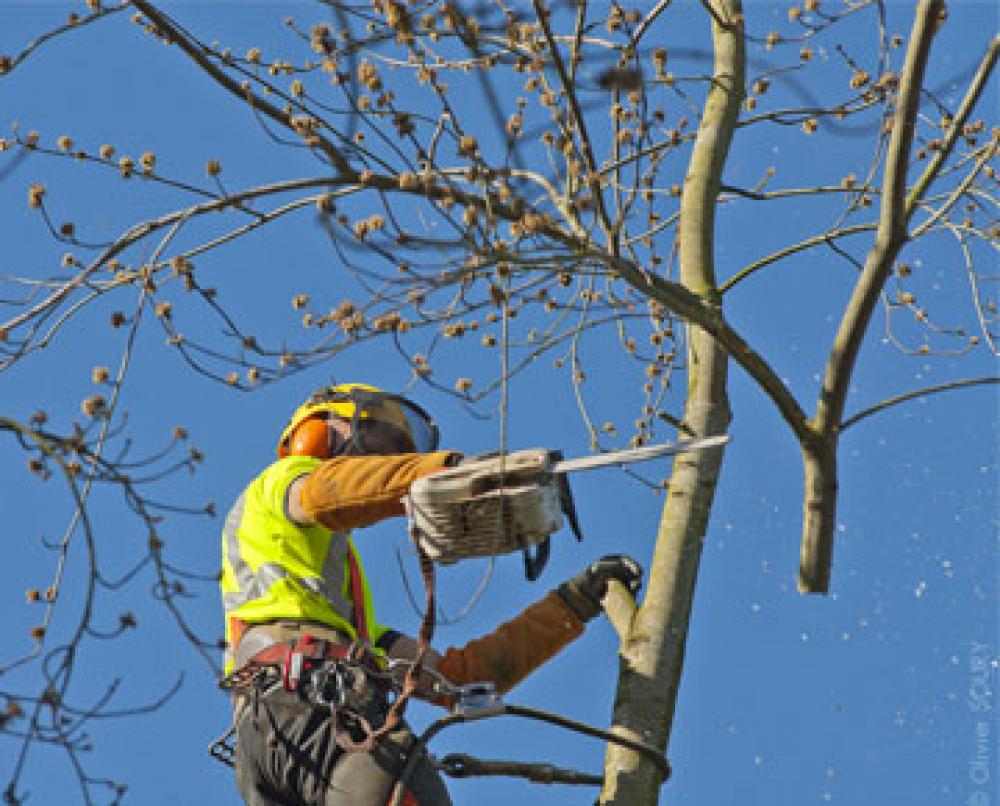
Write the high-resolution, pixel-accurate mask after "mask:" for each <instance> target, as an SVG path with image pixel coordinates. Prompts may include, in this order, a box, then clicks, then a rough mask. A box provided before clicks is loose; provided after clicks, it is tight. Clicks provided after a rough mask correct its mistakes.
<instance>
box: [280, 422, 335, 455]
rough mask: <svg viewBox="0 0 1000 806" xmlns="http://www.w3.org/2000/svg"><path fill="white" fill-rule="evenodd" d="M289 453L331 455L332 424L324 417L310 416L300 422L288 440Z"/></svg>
mask: <svg viewBox="0 0 1000 806" xmlns="http://www.w3.org/2000/svg"><path fill="white" fill-rule="evenodd" d="M287 455H289V456H315V457H316V458H317V459H328V458H329V457H330V426H329V425H327V422H326V420H325V419H324V418H322V417H310V418H309V419H308V420H304V421H303V422H302V423H300V424H299V426H298V428H296V429H295V431H293V432H292V436H291V437H290V438H289V440H288V450H287Z"/></svg>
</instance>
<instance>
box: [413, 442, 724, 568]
mask: <svg viewBox="0 0 1000 806" xmlns="http://www.w3.org/2000/svg"><path fill="white" fill-rule="evenodd" d="M728 441H729V437H728V436H727V435H722V436H714V437H702V438H698V439H689V440H681V441H679V442H676V443H664V444H662V445H649V446H646V447H642V448H629V449H626V450H621V451H611V452H608V453H601V454H595V455H593V456H581V457H578V458H576V459H564V458H563V455H562V452H561V451H554V450H546V449H544V448H534V449H528V450H521V451H512V452H510V453H505V452H499V451H498V452H495V453H490V454H484V455H480V456H473V457H470V458H467V459H464V460H462V462H461V464H459V465H458V466H456V467H453V468H449V469H447V470H442V471H441V472H438V473H435V474H433V475H430V476H424V477H423V478H421V479H418V480H417V481H416V482H414V484H413V485H412V486H411V487H410V494H409V500H408V506H407V510H408V513H409V518H410V528H411V531H414V532H415V533H416V535H417V538H418V540H419V542H420V546H421V548H422V549H423V550H424V551H425V552H426V553H427V555H428V556H429V557H430V558H431V559H432V560H433V561H434V562H437V563H440V564H442V565H450V564H452V563H456V562H458V561H460V560H467V559H471V558H474V557H496V556H499V555H502V554H508V553H510V552H513V551H518V550H520V551H521V553H522V554H523V556H524V575H525V576H526V577H527V578H528V579H529V580H531V581H533V580H535V579H538V577H539V576H540V575H541V573H542V570H543V569H544V568H545V565H546V563H547V562H548V559H549V549H550V546H549V539H550V536H551V535H552V534H554V533H555V532H558V531H559V530H560V529H562V527H563V523H564V518H565V520H568V521H569V525H570V528H571V529H572V531H573V534H574V535H575V536H576V539H577V540H582V539H583V535H582V533H581V531H580V522H579V519H578V518H577V514H576V508H575V506H574V504H573V494H572V492H571V491H570V487H569V480H568V479H567V478H566V474H567V473H573V472H577V471H581V470H591V469H593V468H598V467H607V466H609V465H623V464H629V463H632V462H643V461H647V460H649V459H656V458H658V457H661V456H669V455H672V454H678V453H686V452H689V451H703V450H707V449H709V448H715V447H718V446H720V445H723V444H725V443H726V442H728Z"/></svg>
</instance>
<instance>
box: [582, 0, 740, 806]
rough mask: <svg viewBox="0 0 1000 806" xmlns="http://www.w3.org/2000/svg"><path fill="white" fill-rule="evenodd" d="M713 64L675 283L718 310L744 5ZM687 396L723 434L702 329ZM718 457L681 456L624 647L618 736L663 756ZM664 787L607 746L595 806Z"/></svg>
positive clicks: (706, 428) (720, 362) (634, 801)
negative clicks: (725, 180)
mask: <svg viewBox="0 0 1000 806" xmlns="http://www.w3.org/2000/svg"><path fill="white" fill-rule="evenodd" d="M710 10H711V12H712V13H711V16H712V39H713V44H714V48H715V65H714V73H713V82H712V88H711V89H710V91H709V93H708V96H707V98H706V101H705V108H704V111H703V114H702V119H701V125H700V127H699V130H698V137H697V140H696V142H695V146H694V150H693V152H692V155H691V162H690V165H689V166H688V174H687V177H686V178H685V182H684V193H683V195H682V197H681V219H680V231H679V233H680V234H679V239H680V241H679V247H680V265H681V277H680V279H681V283H682V284H683V285H684V286H686V287H687V288H688V289H689V290H690V291H692V292H694V293H695V294H698V295H699V296H700V297H702V299H704V300H705V301H706V302H708V303H710V304H713V305H721V302H720V299H719V295H718V293H717V290H716V280H715V265H714V259H713V250H712V246H713V242H714V224H715V204H716V199H717V196H718V193H719V183H720V177H721V174H722V169H723V166H724V165H725V161H726V156H727V154H728V151H729V144H730V141H731V139H732V133H733V128H734V126H735V123H736V120H737V118H738V115H739V109H740V104H741V102H742V98H743V86H744V59H745V53H744V41H743V12H742V7H741V3H740V0H714V2H712V3H711V8H710ZM688 331H689V332H688V394H687V401H686V404H685V412H684V421H685V423H686V424H687V426H688V427H689V428H690V429H691V430H692V431H693V432H694V433H695V434H698V435H712V434H721V433H725V431H726V429H727V427H728V425H729V419H730V413H729V401H728V398H727V395H726V375H727V363H728V362H727V357H726V354H725V352H724V350H722V349H721V348H720V347H719V346H718V344H717V342H716V341H715V340H714V339H713V338H712V337H711V336H710V335H709V334H708V333H707V332H705V331H704V330H702V329H701V328H697V327H693V326H692V327H689V329H688ZM721 464H722V450H721V449H714V450H711V451H705V452H700V453H693V454H687V455H681V456H679V457H678V458H677V459H676V461H675V462H674V469H673V475H672V477H671V480H670V487H669V491H668V494H667V500H666V502H665V504H664V509H663V516H662V518H661V520H660V525H659V529H658V531H657V537H656V549H655V551H654V554H653V561H652V566H651V568H650V574H649V582H648V588H647V593H646V596H645V599H644V602H643V604H642V607H641V608H640V609H639V611H638V613H637V614H636V617H635V619H634V620H633V622H632V629H631V633H630V635H629V636H628V639H627V640H626V641H624V642H623V644H622V650H621V655H622V657H621V661H620V671H619V681H618V691H617V696H616V699H615V709H614V730H615V732H616V733H619V734H620V735H622V736H627V737H629V738H632V739H638V740H641V741H644V742H646V743H648V744H652V745H654V746H656V747H658V748H661V749H662V750H664V751H665V750H666V747H667V743H668V739H669V737H670V729H671V726H672V723H673V717H674V708H675V704H676V700H677V690H678V686H679V684H680V675H681V669H682V666H683V663H684V647H685V642H686V639H687V629H688V620H689V616H690V613H691V603H692V599H693V597H694V585H695V579H696V577H697V574H698V563H699V560H700V558H701V548H702V545H703V543H704V539H705V530H706V526H707V523H708V516H709V513H710V511H711V508H712V500H713V498H714V495H715V487H716V482H717V480H718V475H719V469H720V466H721ZM661 784H662V781H661V780H660V778H659V774H658V771H657V769H656V768H655V766H654V765H653V764H652V763H651V762H650V761H648V760H647V759H645V758H644V757H643V756H641V755H639V754H637V753H635V752H633V751H630V750H627V749H625V748H622V747H620V746H618V745H609V748H608V751H607V756H606V760H605V779H604V789H603V791H602V793H601V799H600V802H601V803H609V804H617V805H618V806H644V805H645V804H655V803H657V801H658V797H659V790H660V786H661Z"/></svg>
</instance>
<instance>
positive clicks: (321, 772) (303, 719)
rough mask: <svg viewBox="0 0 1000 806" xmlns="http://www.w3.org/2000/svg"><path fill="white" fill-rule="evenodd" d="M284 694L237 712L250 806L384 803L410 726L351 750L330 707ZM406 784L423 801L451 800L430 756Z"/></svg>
mask: <svg viewBox="0 0 1000 806" xmlns="http://www.w3.org/2000/svg"><path fill="white" fill-rule="evenodd" d="M282 699H283V698H280V697H279V698H278V701H275V700H274V699H273V698H269V697H268V696H267V695H265V696H263V697H261V698H260V699H258V701H257V703H256V705H255V704H254V703H253V702H248V703H247V704H246V706H245V707H244V708H243V709H242V712H241V714H240V715H239V717H238V722H237V732H236V785H237V787H238V789H239V791H240V794H241V795H242V796H243V799H244V800H245V801H246V803H247V806H278V805H279V804H282V805H283V806H284V805H286V804H287V805H288V806H385V804H386V803H387V802H388V801H389V799H390V798H391V797H392V795H393V793H394V791H395V790H394V786H395V783H396V780H397V777H398V776H399V774H400V773H401V772H402V770H403V767H404V765H405V764H406V759H407V750H409V749H410V747H411V745H412V744H413V735H412V733H411V732H410V730H409V729H408V728H407V727H406V726H405V725H403V726H401V727H399V728H397V729H396V730H394V731H392V732H391V733H389V734H388V735H386V736H385V737H383V738H382V739H380V740H379V741H378V742H377V744H376V746H375V749H374V750H373V751H372V752H371V753H351V752H346V751H344V750H343V749H342V748H340V747H339V746H338V745H337V742H336V737H335V726H334V721H333V718H332V717H331V714H330V712H329V711H326V710H322V709H319V708H314V707H310V706H308V705H304V704H288V703H287V700H286V701H285V702H282V701H281V700H282ZM269 700H270V701H269ZM407 788H408V789H409V790H410V791H411V792H412V793H413V795H415V796H416V798H417V801H418V802H419V804H420V806H449V804H451V799H450V798H449V797H448V792H447V790H446V789H445V786H444V784H443V783H442V781H441V778H440V777H439V775H438V773H437V771H436V770H435V769H434V768H433V767H432V766H431V764H430V762H429V761H428V760H427V758H426V757H425V758H423V759H422V760H421V761H420V762H419V763H417V765H416V767H415V769H414V771H413V774H412V776H411V777H410V780H409V781H408V787H407Z"/></svg>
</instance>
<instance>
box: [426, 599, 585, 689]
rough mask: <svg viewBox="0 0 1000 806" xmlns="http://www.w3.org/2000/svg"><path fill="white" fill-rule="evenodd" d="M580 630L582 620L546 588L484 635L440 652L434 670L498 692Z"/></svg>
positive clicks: (521, 677) (560, 647) (511, 685)
mask: <svg viewBox="0 0 1000 806" xmlns="http://www.w3.org/2000/svg"><path fill="white" fill-rule="evenodd" d="M582 632H583V622H582V621H581V620H580V619H579V618H578V617H577V615H576V613H574V612H573V610H572V609H571V608H570V607H569V605H567V604H566V600H565V599H563V597H562V596H560V595H559V594H558V593H556V592H555V591H551V592H550V593H549V594H548V595H547V596H546V597H545V598H544V599H542V600H540V601H538V602H535V604H533V605H531V606H530V607H528V608H527V609H526V610H524V611H523V612H522V613H521V614H520V615H519V616H517V617H516V618H513V619H511V620H510V621H508V622H507V623H506V624H502V625H501V626H499V627H497V629H496V630H494V631H493V632H492V633H490V634H489V635H487V636H485V637H483V638H479V639H477V640H475V641H470V642H469V643H467V644H466V645H465V646H464V647H462V648H461V649H456V648H454V647H453V648H451V649H448V650H447V651H445V653H444V655H443V656H442V658H441V660H440V662H439V663H438V665H437V671H438V672H440V673H441V674H443V675H444V676H445V677H446V678H448V680H450V681H451V682H452V683H455V684H457V685H464V684H466V683H486V682H489V683H493V685H494V686H496V689H497V691H498V692H500V693H501V694H503V693H505V692H507V691H510V690H511V689H512V688H514V686H516V685H517V684H518V683H520V682H521V681H522V680H524V678H526V677H527V676H528V675H529V674H531V673H532V672H533V671H534V670H535V669H537V668H538V667H539V666H541V665H542V664H543V663H545V661H547V660H549V658H551V657H553V656H554V655H555V654H556V653H557V652H559V650H561V649H562V648H563V647H564V646H566V645H567V644H569V643H570V642H571V641H573V640H574V639H576V638H577V637H579V635H580V634H581V633H582Z"/></svg>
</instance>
